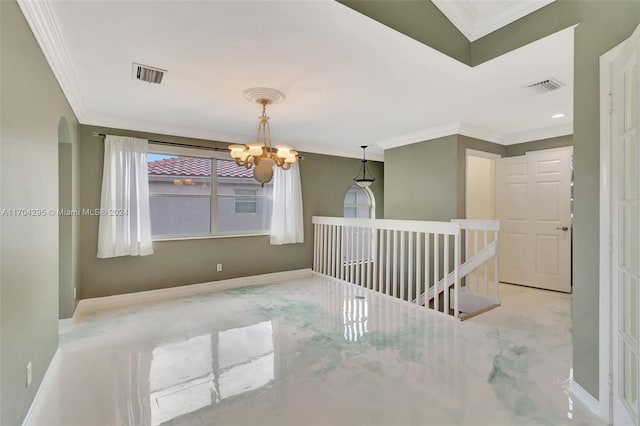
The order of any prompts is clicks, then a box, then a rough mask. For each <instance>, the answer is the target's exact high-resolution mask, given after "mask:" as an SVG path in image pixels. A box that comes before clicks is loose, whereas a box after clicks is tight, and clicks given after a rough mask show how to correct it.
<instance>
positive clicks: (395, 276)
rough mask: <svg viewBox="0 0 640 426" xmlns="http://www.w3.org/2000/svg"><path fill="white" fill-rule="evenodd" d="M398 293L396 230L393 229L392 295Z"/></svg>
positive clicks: (394, 295)
mask: <svg viewBox="0 0 640 426" xmlns="http://www.w3.org/2000/svg"><path fill="white" fill-rule="evenodd" d="M397 295H398V231H393V297H396V296H397Z"/></svg>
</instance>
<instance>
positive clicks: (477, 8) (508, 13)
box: [431, 0, 555, 41]
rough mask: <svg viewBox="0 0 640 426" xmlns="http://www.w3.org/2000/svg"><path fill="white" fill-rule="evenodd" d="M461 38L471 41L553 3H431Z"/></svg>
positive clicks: (489, 0)
mask: <svg viewBox="0 0 640 426" xmlns="http://www.w3.org/2000/svg"><path fill="white" fill-rule="evenodd" d="M431 1H433V3H434V4H435V5H436V6H437V7H438V9H440V11H442V13H444V14H445V16H446V17H447V18H449V20H450V21H451V22H452V23H453V25H455V26H456V27H457V28H458V29H459V30H460V32H461V33H462V34H464V36H465V37H466V38H467V39H468V40H469V41H474V40H477V39H479V38H481V37H484V36H486V35H487V34H489V33H492V32H494V31H495V30H497V29H500V28H502V27H504V26H506V25H508V24H510V23H512V22H514V21H517V20H518V19H520V18H522V17H524V16H527V15H528V14H530V13H532V12H535V11H536V10H538V9H540V8H543V7H544V6H546V5H548V4H550V3H553V2H554V1H555V0H431Z"/></svg>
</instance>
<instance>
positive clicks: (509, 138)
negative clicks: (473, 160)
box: [502, 123, 573, 145]
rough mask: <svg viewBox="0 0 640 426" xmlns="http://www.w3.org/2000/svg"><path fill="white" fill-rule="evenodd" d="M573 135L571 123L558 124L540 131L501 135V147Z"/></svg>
mask: <svg viewBox="0 0 640 426" xmlns="http://www.w3.org/2000/svg"><path fill="white" fill-rule="evenodd" d="M572 134H573V123H567V124H560V125H557V126H550V127H543V128H540V129H532V130H525V131H523V132H513V133H508V134H505V135H503V142H502V144H503V145H514V144H517V143H524V142H532V141H538V140H541V139H549V138H557V137H559V136H567V135H572Z"/></svg>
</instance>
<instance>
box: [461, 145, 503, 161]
mask: <svg viewBox="0 0 640 426" xmlns="http://www.w3.org/2000/svg"><path fill="white" fill-rule="evenodd" d="M465 154H466V155H465V157H482V158H489V159H491V160H496V159H498V158H502V156H501V155H500V154H494V153H492V152H485V151H478V150H476V149H471V148H467V149H466V150H465Z"/></svg>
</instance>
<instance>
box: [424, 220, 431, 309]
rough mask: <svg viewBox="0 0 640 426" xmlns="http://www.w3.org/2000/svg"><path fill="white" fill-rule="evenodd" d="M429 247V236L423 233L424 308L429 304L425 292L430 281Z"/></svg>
mask: <svg viewBox="0 0 640 426" xmlns="http://www.w3.org/2000/svg"><path fill="white" fill-rule="evenodd" d="M430 246H431V234H430V233H428V232H425V234H424V299H423V302H424V306H425V307H427V308H428V307H429V302H428V301H427V292H428V291H429V281H430V280H431V275H430V272H431V271H430V268H431V255H430V248H431V247H430Z"/></svg>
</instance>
